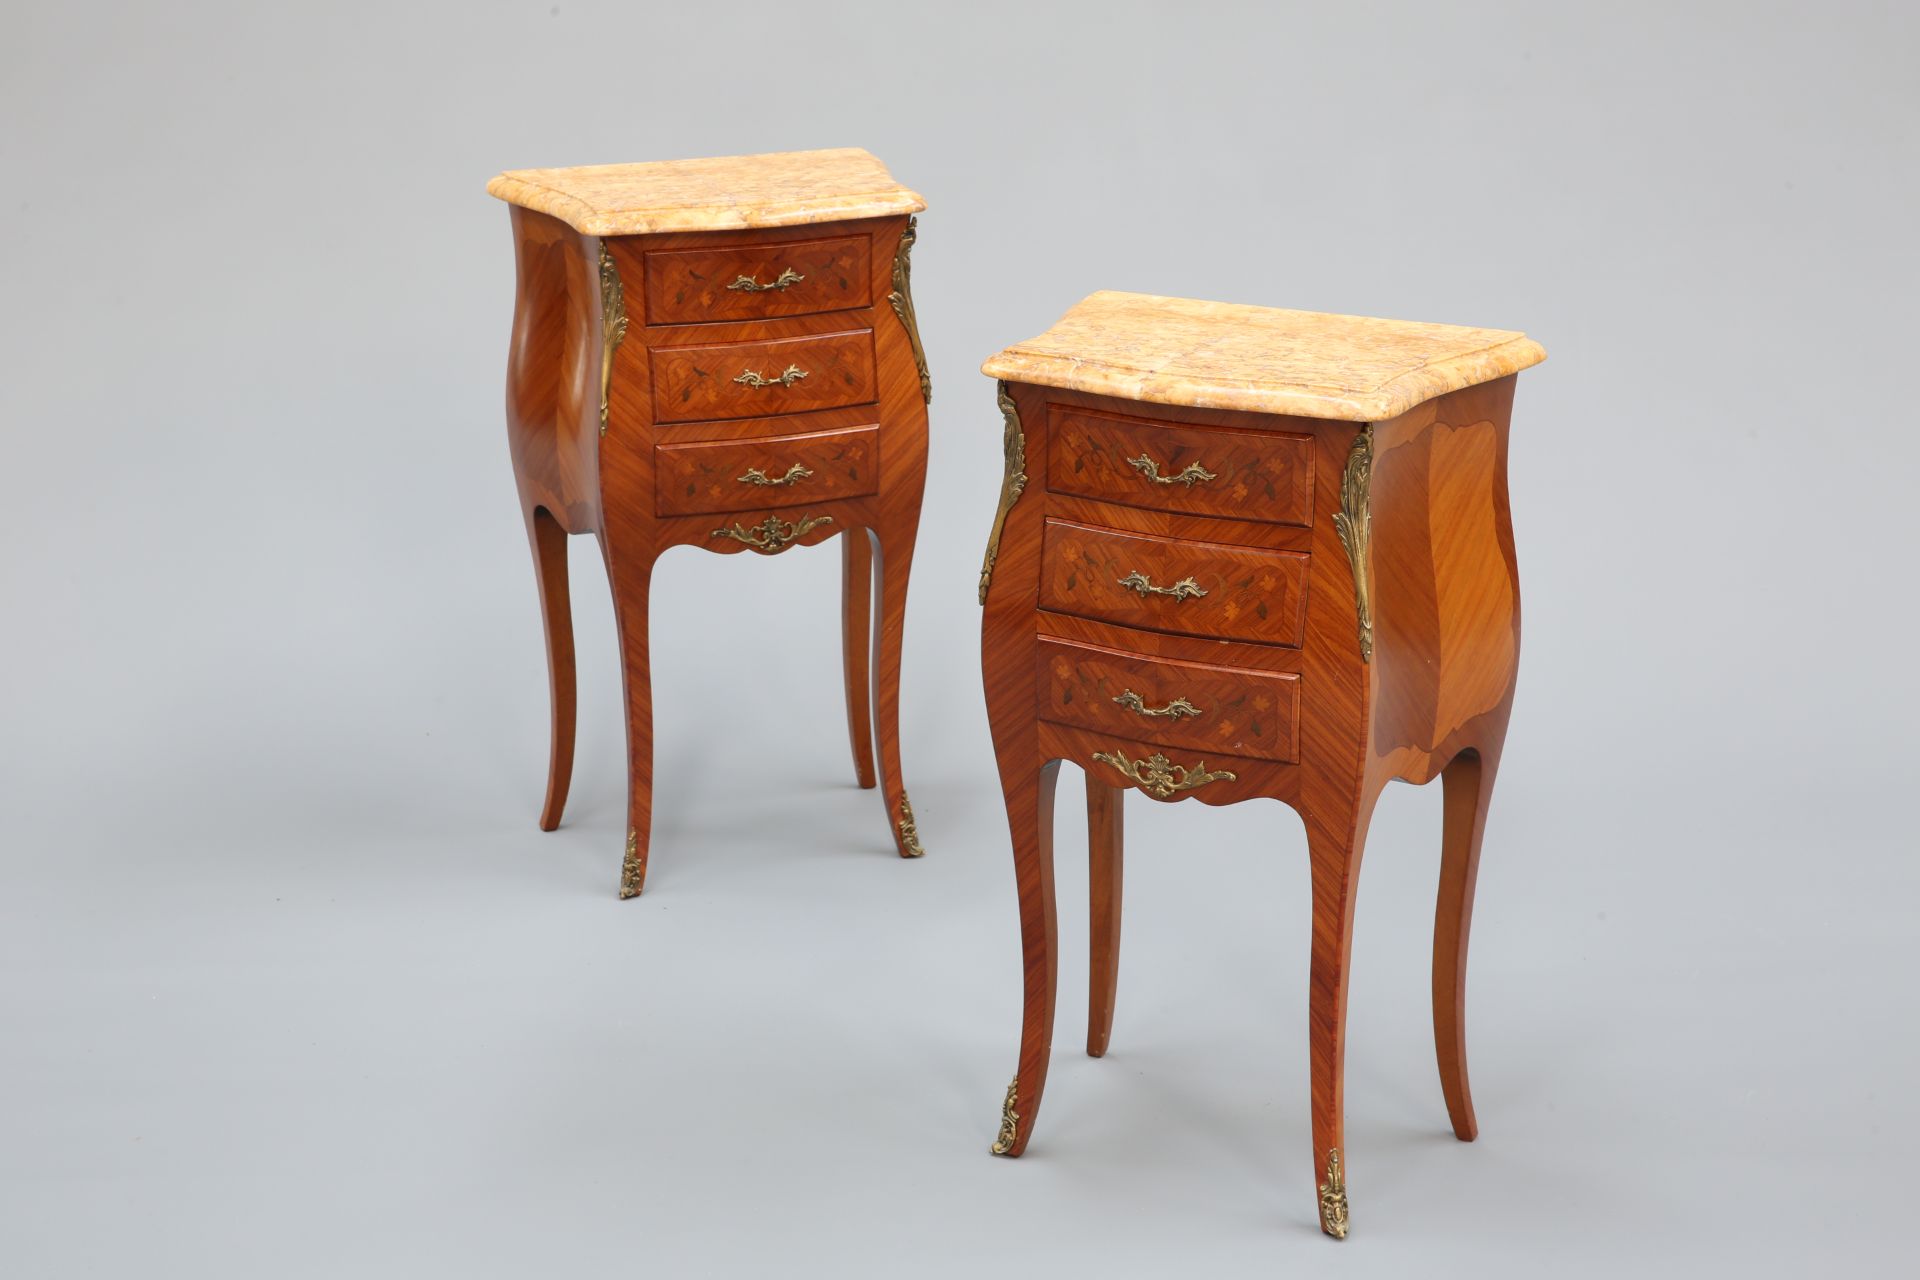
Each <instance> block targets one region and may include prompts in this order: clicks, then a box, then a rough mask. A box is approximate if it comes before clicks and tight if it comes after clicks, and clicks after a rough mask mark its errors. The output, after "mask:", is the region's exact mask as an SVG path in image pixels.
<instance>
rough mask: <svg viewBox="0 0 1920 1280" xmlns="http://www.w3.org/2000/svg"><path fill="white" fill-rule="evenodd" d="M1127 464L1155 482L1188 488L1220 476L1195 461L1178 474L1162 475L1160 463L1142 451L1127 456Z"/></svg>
mask: <svg viewBox="0 0 1920 1280" xmlns="http://www.w3.org/2000/svg"><path fill="white" fill-rule="evenodd" d="M1127 465H1128V466H1130V467H1132V468H1133V469H1134V470H1135V471H1138V472H1139V473H1140V474H1141V475H1143V476H1145V477H1146V478H1147V479H1149V480H1151V481H1153V482H1154V483H1155V484H1183V485H1185V486H1187V488H1189V489H1191V488H1193V486H1195V485H1196V484H1201V483H1203V482H1205V481H1208V480H1218V479H1219V478H1220V477H1219V476H1217V475H1215V474H1213V472H1211V471H1209V470H1207V469H1206V468H1205V467H1203V466H1201V465H1200V464H1199V463H1197V462H1189V463H1188V464H1187V465H1186V467H1185V468H1183V469H1182V470H1181V471H1180V473H1179V474H1178V475H1171V476H1163V475H1161V474H1160V464H1159V463H1157V462H1155V461H1154V460H1153V459H1152V458H1149V457H1148V456H1147V455H1146V454H1144V453H1143V454H1141V455H1140V456H1139V457H1137V458H1128V459H1127Z"/></svg>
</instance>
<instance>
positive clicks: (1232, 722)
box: [1038, 637, 1300, 764]
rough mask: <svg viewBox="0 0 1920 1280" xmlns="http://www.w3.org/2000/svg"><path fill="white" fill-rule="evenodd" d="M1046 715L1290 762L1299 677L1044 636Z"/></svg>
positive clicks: (1140, 737)
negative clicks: (1145, 655) (1117, 650)
mask: <svg viewBox="0 0 1920 1280" xmlns="http://www.w3.org/2000/svg"><path fill="white" fill-rule="evenodd" d="M1039 676H1040V679H1039V684H1038V688H1039V690H1040V718H1041V719H1043V720H1052V721H1054V722H1055V723H1057V724H1066V725H1073V726H1075V727H1076V728H1081V729H1094V730H1098V731H1101V732H1105V733H1112V734H1116V735H1118V736H1120V737H1123V738H1127V739H1129V740H1132V741H1136V742H1138V741H1145V742H1152V743H1156V744H1159V745H1161V746H1167V747H1179V748H1181V749H1183V750H1190V751H1199V752H1202V753H1212V754H1217V755H1229V756H1243V757H1246V758H1248V759H1253V760H1277V761H1279V762H1280V763H1282V764H1292V763H1294V762H1295V761H1297V760H1299V758H1300V677H1299V676H1298V675H1297V674H1295V673H1293V672H1290V671H1249V670H1246V669H1245V668H1241V667H1216V666H1211V665H1208V664H1206V663H1200V662H1176V661H1173V660H1172V659H1167V658H1141V657H1135V656H1134V655H1132V654H1125V653H1115V652H1114V651H1113V650H1111V649H1099V648H1095V647H1093V646H1091V645H1081V644H1072V643H1069V642H1068V641H1065V640H1054V639H1048V638H1045V637H1042V639H1041V641H1040V670H1039Z"/></svg>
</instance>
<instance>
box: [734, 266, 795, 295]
mask: <svg viewBox="0 0 1920 1280" xmlns="http://www.w3.org/2000/svg"><path fill="white" fill-rule="evenodd" d="M805 279H806V277H805V276H803V275H801V274H800V273H799V272H798V271H795V270H794V269H793V268H792V267H788V268H787V269H786V270H785V271H782V272H781V273H780V274H779V275H778V276H776V277H774V280H773V283H771V284H761V283H760V282H759V281H758V280H756V279H754V278H753V277H752V276H741V277H740V278H739V279H737V280H735V281H734V282H733V283H732V284H730V285H728V286H727V288H729V289H736V290H738V291H739V292H741V293H766V292H768V291H769V290H772V289H780V290H785V289H786V288H787V286H789V285H795V284H799V283H800V282H801V281H802V280H805Z"/></svg>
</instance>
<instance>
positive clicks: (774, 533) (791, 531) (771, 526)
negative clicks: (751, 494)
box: [708, 516, 833, 555]
mask: <svg viewBox="0 0 1920 1280" xmlns="http://www.w3.org/2000/svg"><path fill="white" fill-rule="evenodd" d="M832 523H833V517H832V516H802V517H801V519H800V523H798V524H795V523H794V522H793V521H791V520H782V519H781V518H780V517H779V516H768V517H767V518H766V519H765V520H762V521H761V522H760V523H759V524H756V525H754V526H753V527H752V528H751V529H749V528H747V527H746V526H744V525H742V524H741V523H740V522H739V521H738V520H736V521H734V523H733V527H732V528H731V529H724V528H723V529H715V530H714V531H713V532H712V533H711V534H710V535H708V536H709V537H714V538H732V539H733V540H734V541H735V542H741V543H745V544H746V545H747V546H749V547H752V548H753V549H754V550H755V551H760V552H764V553H766V554H768V555H772V554H773V553H774V552H776V551H784V550H786V549H787V548H788V547H789V546H791V545H792V544H793V542H794V541H795V540H796V539H799V538H804V537H806V536H807V535H808V534H809V533H812V532H813V531H814V530H815V529H818V528H819V527H820V526H821V525H823V524H832Z"/></svg>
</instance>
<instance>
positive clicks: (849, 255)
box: [645, 236, 873, 324]
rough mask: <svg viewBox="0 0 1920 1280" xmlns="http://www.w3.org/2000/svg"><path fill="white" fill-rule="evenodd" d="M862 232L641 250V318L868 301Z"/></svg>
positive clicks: (691, 318)
mask: <svg viewBox="0 0 1920 1280" xmlns="http://www.w3.org/2000/svg"><path fill="white" fill-rule="evenodd" d="M869 245H870V241H869V240H868V238H867V237H866V236H838V237H835V238H833V239H829V240H800V241H789V242H788V243H785V244H749V245H741V246H739V247H738V248H732V249H662V250H657V251H656V252H653V253H649V254H648V255H647V256H646V265H645V272H646V282H647V284H646V288H647V323H648V324H699V323H701V322H703V321H707V320H762V319H767V318H769V317H772V316H804V315H811V314H812V313H814V312H816V311H843V310H846V309H847V308H850V307H864V306H868V305H870V304H871V303H872V301H873V272H872V270H871V268H870V266H869V262H870V258H869V256H868V255H869V252H870V249H869Z"/></svg>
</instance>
